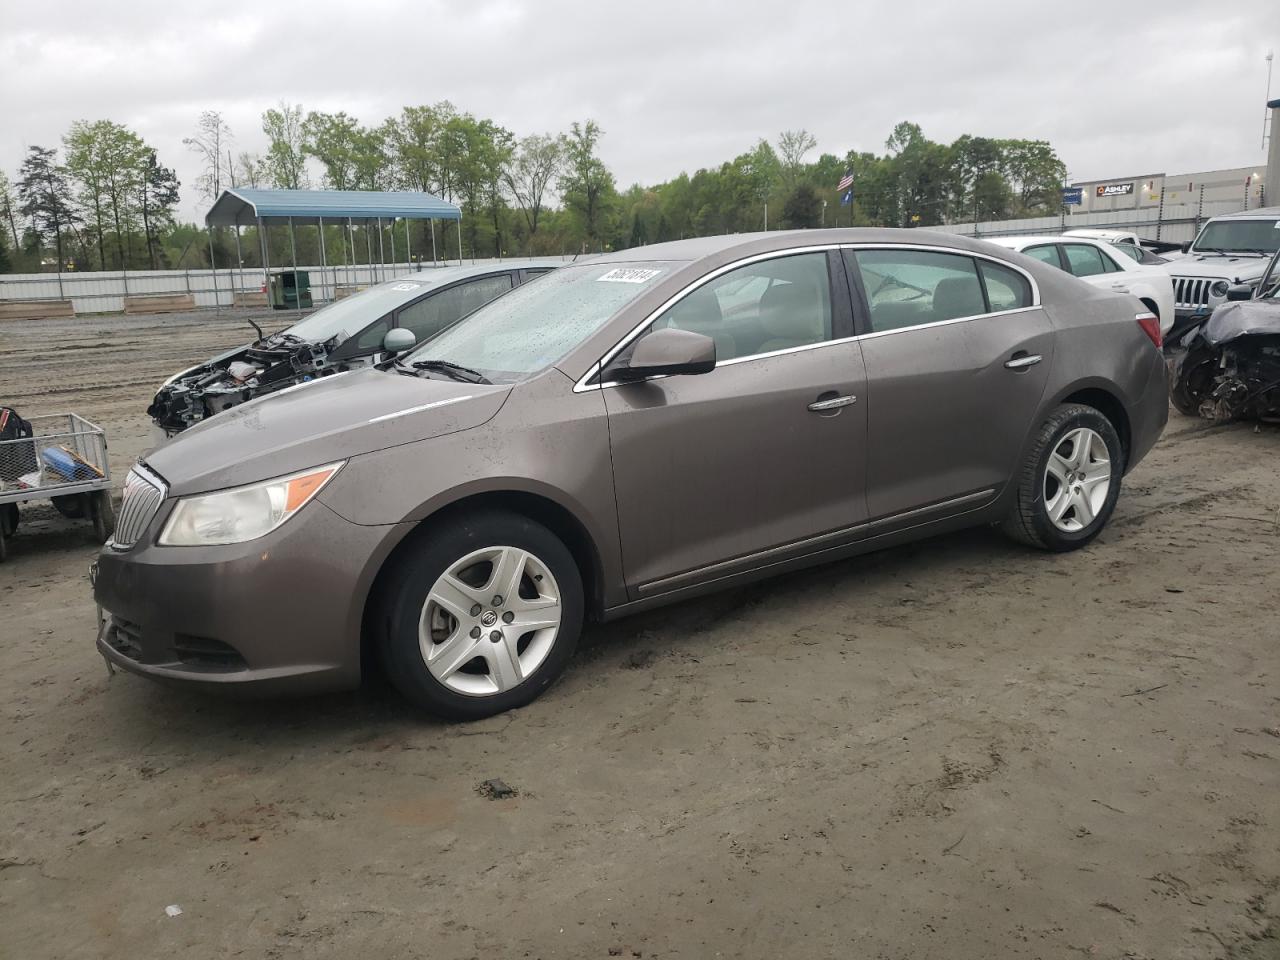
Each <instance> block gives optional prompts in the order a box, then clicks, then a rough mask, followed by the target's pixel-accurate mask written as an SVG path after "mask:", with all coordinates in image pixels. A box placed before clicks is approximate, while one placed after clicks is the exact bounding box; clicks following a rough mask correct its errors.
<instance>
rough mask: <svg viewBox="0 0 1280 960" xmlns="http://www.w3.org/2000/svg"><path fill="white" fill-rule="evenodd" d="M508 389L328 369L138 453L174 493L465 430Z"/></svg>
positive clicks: (246, 480) (495, 409)
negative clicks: (327, 373)
mask: <svg viewBox="0 0 1280 960" xmlns="http://www.w3.org/2000/svg"><path fill="white" fill-rule="evenodd" d="M509 392H510V387H508V386H504V385H498V386H494V385H491V384H479V383H460V382H457V381H454V380H435V379H426V378H420V377H410V376H405V375H402V374H398V373H395V372H393V371H391V372H384V371H380V370H372V369H366V370H358V371H353V372H351V373H341V374H334V375H333V376H329V377H321V378H320V379H317V380H312V381H310V382H308V383H302V384H299V385H297V386H294V387H289V388H286V389H284V390H281V391H279V392H278V393H272V394H268V395H266V396H263V397H257V398H255V399H253V400H250V401H249V402H248V403H243V404H241V405H240V406H238V407H233V408H232V409H230V410H227V411H226V412H224V413H220V414H218V415H217V416H216V417H212V418H210V419H208V420H206V421H204V422H202V423H200V424H197V425H196V426H194V427H192V428H191V429H190V430H186V431H184V432H183V433H181V434H179V435H178V436H177V437H175V438H174V439H173V440H170V441H169V442H168V443H166V444H165V445H164V446H162V447H158V448H157V449H155V450H153V451H151V452H150V453H149V454H147V455H146V456H145V457H143V460H144V462H145V463H146V464H147V466H149V467H150V468H151V469H152V470H154V471H155V472H156V473H158V474H159V475H160V476H162V477H163V478H164V479H165V480H166V481H168V483H169V488H170V491H171V492H172V493H173V494H174V495H177V496H183V495H186V494H191V493H203V492H205V491H208V490H218V489H221V488H224V487H233V486H238V485H240V484H244V483H254V482H256V481H258V480H267V479H270V478H271V477H278V476H283V475H284V474H288V473H294V472H296V471H299V470H305V469H306V468H308V467H314V466H318V465H320V464H324V463H332V462H333V461H335V460H345V459H347V458H348V457H354V456H359V455H360V454H362V453H372V452H373V451H375V450H383V449H385V448H387V447H394V446H398V445H399V444H402V443H408V442H410V441H414V440H428V439H430V438H432V437H438V436H443V435H444V434H446V433H456V432H457V431H459V430H468V429H470V428H472V427H477V426H479V425H480V424H482V423H484V422H485V421H487V420H489V419H490V418H492V417H493V416H494V414H496V413H497V412H498V410H500V409H501V407H502V404H503V402H504V401H505V400H506V398H507V394H508V393H509Z"/></svg>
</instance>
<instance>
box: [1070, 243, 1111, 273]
mask: <svg viewBox="0 0 1280 960" xmlns="http://www.w3.org/2000/svg"><path fill="white" fill-rule="evenodd" d="M1062 250H1063V252H1064V253H1065V254H1066V255H1067V266H1068V268H1069V269H1070V271H1071V272H1072V273H1073V274H1075V275H1076V276H1077V277H1096V276H1097V275H1098V274H1100V273H1107V272H1109V271H1108V270H1107V262H1106V260H1104V259H1103V256H1102V251H1101V250H1099V249H1098V248H1097V247H1091V246H1088V245H1086V244H1083V243H1064V244H1063V245H1062ZM1116 269H1118V268H1117V267H1115V266H1114V265H1113V266H1112V268H1111V271H1110V272H1114V271H1115V270H1116Z"/></svg>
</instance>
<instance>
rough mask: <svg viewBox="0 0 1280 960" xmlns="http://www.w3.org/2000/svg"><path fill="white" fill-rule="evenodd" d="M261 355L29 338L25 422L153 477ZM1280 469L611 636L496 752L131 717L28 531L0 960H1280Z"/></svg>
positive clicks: (1128, 493)
mask: <svg viewBox="0 0 1280 960" xmlns="http://www.w3.org/2000/svg"><path fill="white" fill-rule="evenodd" d="M272 322H279V321H276V320H273V321H272ZM247 329H248V328H247V325H246V324H244V322H243V320H242V319H241V318H239V317H231V316H227V315H223V316H221V317H215V316H212V315H210V314H191V315H182V316H169V317H131V318H123V317H116V318H103V319H80V320H77V321H74V322H72V321H48V322H45V323H42V324H14V323H7V324H0V402H8V403H12V404H14V405H15V406H17V407H18V408H19V409H21V410H23V411H24V412H30V413H37V412H51V411H54V410H61V409H71V410H75V411H77V412H80V413H82V414H84V415H86V416H88V417H90V418H92V419H95V420H97V421H99V422H100V423H101V424H102V425H103V426H104V427H106V428H107V429H108V430H109V431H110V437H111V441H112V453H113V462H114V465H115V467H116V468H117V470H119V471H120V473H121V475H122V474H123V468H125V467H126V466H127V464H128V462H129V461H130V460H131V459H132V458H133V457H134V456H136V455H137V454H138V453H139V452H140V451H141V450H142V449H143V448H144V446H145V443H146V437H147V435H148V424H147V420H146V418H145V416H144V415H143V413H142V410H143V407H144V406H145V404H146V402H147V399H148V398H149V393H150V391H151V390H152V389H153V388H154V387H155V385H156V384H157V383H158V382H159V381H160V380H162V379H163V378H164V377H165V376H167V375H168V374H170V373H172V372H173V371H174V370H175V369H177V368H179V367H181V366H182V365H184V364H185V363H187V362H188V361H195V360H198V359H201V358H203V357H205V356H207V355H209V354H210V353H212V352H213V351H214V350H215V349H217V348H219V347H223V346H229V345H232V344H235V343H238V342H242V341H243V340H245V339H246V337H245V333H246V331H247ZM1278 464H1280V431H1277V430H1276V429H1274V428H1262V429H1260V430H1259V429H1255V428H1254V427H1252V426H1247V425H1232V426H1226V427H1209V426H1206V425H1204V424H1202V423H1199V422H1197V421H1192V420H1188V419H1186V418H1183V417H1179V416H1177V415H1176V414H1175V415H1173V419H1172V420H1171V422H1170V427H1169V430H1168V432H1167V434H1166V436H1165V438H1164V439H1163V440H1162V441H1161V443H1160V444H1159V446H1158V447H1157V448H1156V450H1155V451H1154V452H1153V453H1152V454H1151V456H1150V457H1148V459H1147V460H1146V461H1145V462H1144V463H1143V464H1141V465H1140V466H1139V467H1138V468H1137V469H1136V470H1135V471H1134V472H1133V474H1132V475H1131V476H1130V477H1129V478H1128V480H1127V481H1126V488H1125V493H1124V495H1123V496H1122V498H1121V500H1120V506H1119V510H1118V512H1117V515H1116V517H1115V520H1114V522H1113V523H1112V525H1111V526H1110V527H1109V529H1108V530H1107V531H1106V532H1105V533H1104V534H1103V536H1102V537H1101V538H1100V539H1099V540H1098V542H1097V543H1096V544H1094V545H1093V546H1092V547H1091V548H1089V549H1087V550H1085V551H1082V552H1079V553H1075V554H1071V555H1067V556H1047V555H1039V554H1034V553H1030V552H1028V551H1026V550H1023V549H1021V548H1019V547H1017V546H1014V545H1012V544H1010V543H1008V542H1006V541H1005V540H1003V539H1001V538H1000V537H999V536H998V535H996V534H995V533H992V532H989V531H985V530H981V531H972V532H969V533H964V534H960V535H956V536H950V537H946V538H943V539H939V540H934V541H930V542H927V543H922V544H918V545H915V546H911V547H905V548H900V549H894V550H890V551H887V552H884V553H879V554H876V555H874V556H869V557H864V558H860V559H857V560H852V561H849V562H845V563H839V564H835V565H832V566H827V567H823V568H820V569H818V570H815V571H811V572H807V573H802V574H797V575H793V576H789V577H786V578H784V579H780V580H776V581H773V582H771V583H769V584H767V585H765V586H762V587H754V588H750V589H744V590H739V591H735V592H732V593H726V594H723V595H721V596H717V597H714V598H710V599H706V600H701V601H696V602H690V603H686V604H683V605H681V606H678V607H675V608H672V609H669V610H665V611H662V612H660V613H655V614H651V615H646V616H643V617H640V618H636V619H632V620H629V621H624V622H620V623H617V624H613V625H610V626H608V627H604V628H596V629H595V630H593V631H592V632H591V634H590V636H589V637H588V638H587V641H586V648H585V649H584V650H583V651H582V652H581V653H580V654H579V656H578V658H577V660H576V661H575V663H574V664H573V666H572V667H571V669H570V671H569V672H568V674H567V676H566V677H565V678H564V679H563V681H562V682H560V683H559V684H558V685H557V686H556V687H555V688H553V689H552V690H551V691H550V692H549V693H548V694H547V695H546V696H544V697H543V698H542V699H541V700H540V701H538V702H537V703H535V704H533V705H532V706H530V707H528V708H526V709H524V710H521V711H519V712H517V713H515V714H512V715H508V716H504V717H501V718H497V719H494V720H490V721H486V722H483V723H480V724H473V725H469V726H448V725H442V724H438V723H435V722H433V721H430V720H425V719H423V718H422V717H420V716H416V715H415V714H413V713H412V712H411V711H410V710H408V709H407V708H406V707H404V706H403V705H402V704H401V703H400V702H399V701H398V700H397V699H396V697H395V696H394V695H393V694H392V693H391V692H390V691H388V690H387V689H385V688H384V687H381V686H375V687H374V688H372V689H369V690H366V691H363V692H361V693H359V694H352V695H344V696H333V697H329V698H324V699H312V700H302V701H290V702H276V703H243V702H228V701H220V700H210V699H205V698H203V697H197V696H194V695H191V694H189V693H185V692H182V691H175V690H170V689H165V688H161V687H158V686H155V685H152V684H151V683H148V682H146V681H144V680H141V679H137V678H135V677H132V676H128V675H117V676H115V677H114V678H112V679H108V677H107V674H106V671H105V669H104V667H103V664H102V661H101V660H100V659H99V658H98V656H97V655H96V654H95V653H94V650H93V631H94V610H93V605H92V603H91V601H90V594H89V589H88V583H87V580H86V570H87V567H88V565H89V562H90V560H91V559H92V557H93V555H94V552H95V548H94V546H93V545H92V544H91V543H90V541H89V534H88V531H87V527H85V526H83V525H77V524H74V523H71V522H69V521H65V520H62V519H61V518H58V517H56V516H54V515H51V513H50V512H49V511H48V509H47V508H45V509H44V510H31V511H28V513H27V514H26V516H25V526H24V530H23V532H22V533H21V534H20V535H19V536H18V537H17V538H16V539H15V540H14V541H13V542H12V544H11V551H12V555H11V559H10V561H9V562H8V563H7V564H6V565H4V566H3V567H0V603H2V604H3V608H2V609H0V624H2V626H0V636H2V637H3V642H0V689H2V690H3V695H2V701H3V710H4V713H3V720H2V721H0V751H2V753H0V756H2V757H3V776H0V809H2V810H3V819H2V820H0V957H4V958H15V960H16V958H22V960H27V958H55V957H113V958H114V957H122V958H124V957H128V958H150V957H174V956H182V957H184V958H186V957H191V958H203V957H210V958H213V957H218V958H222V957H229V956H242V957H252V958H260V957H270V958H292V957H306V958H313V957H342V958H346V957H379V958H382V957H420V958H431V960H448V958H455V957H456V958H466V957H481V958H495V957H543V958H552V957H573V958H577V957H608V956H615V955H618V956H624V957H628V956H644V957H694V958H702V957H717V956H722V957H761V958H781V957H805V958H809V957H832V958H864V957H865V958H876V957H881V958H912V960H918V958H927V957H936V958H946V960H962V958H973V960H979V958H981V960H989V958H997V957H998V958H1014V957H1078V956H1083V957H1102V958H1121V957H1138V958H1162V960H1164V958H1207V957H1221V958H1253V960H1259V958H1276V957H1280V939H1277V937H1280V563H1278V562H1277V561H1278V553H1277V545H1280V470H1278V469H1277V465H1278ZM293 602H305V597H298V598H296V599H295V600H294V601H293ZM494 777H497V778H501V779H502V780H504V781H505V782H506V783H507V784H509V785H511V786H512V787H514V788H515V789H516V790H517V791H518V794H517V795H516V796H515V797H512V798H509V799H501V800H494V799H489V798H486V797H485V796H482V795H481V794H480V793H479V792H478V791H477V786H478V785H479V784H480V783H481V782H482V781H484V780H487V779H489V778H494ZM169 905H176V906H178V907H180V908H181V910H182V913H181V915H180V916H176V917H172V918H171V917H168V916H166V913H165V908H166V907H167V906H169Z"/></svg>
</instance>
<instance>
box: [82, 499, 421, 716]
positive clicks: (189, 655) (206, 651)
mask: <svg viewBox="0 0 1280 960" xmlns="http://www.w3.org/2000/svg"><path fill="white" fill-rule="evenodd" d="M166 507H167V508H170V509H171V504H166ZM165 513H167V509H165V508H162V510H161V517H160V518H159V519H160V520H163V515H164V514H165ZM159 526H160V523H158V522H156V523H153V524H152V531H153V532H154V530H156V529H158V528H159ZM392 532H393V531H392V529H391V528H388V527H362V526H359V525H358V524H354V523H350V522H349V521H347V520H344V519H343V518H341V517H339V516H338V515H337V514H336V513H334V512H333V511H332V510H330V509H329V508H328V507H326V506H324V504H322V503H320V502H319V501H312V502H311V503H310V504H308V505H307V506H306V507H304V508H303V509H302V510H301V511H299V512H298V514H297V515H296V516H295V517H293V518H292V519H291V520H289V521H288V522H287V523H285V524H284V525H283V526H281V527H280V528H279V529H277V530H275V531H273V532H272V533H270V534H267V535H266V536H264V537H261V538H259V539H257V540H253V541H250V542H248V543H242V544H232V545H227V546H217V547H157V546H155V545H154V544H153V542H152V540H151V539H150V538H148V539H146V540H144V541H142V542H140V543H138V544H137V545H136V546H135V547H133V548H131V549H129V550H125V551H116V550H113V549H112V548H110V547H105V548H104V549H103V550H102V552H101V554H99V556H98V560H97V563H96V564H95V569H94V573H93V581H94V591H93V592H94V600H95V601H96V602H97V604H98V606H99V608H100V610H101V616H100V618H99V620H100V623H99V629H98V636H97V647H98V651H99V652H100V653H101V654H102V655H103V656H104V657H105V658H106V659H107V660H108V661H110V662H111V663H113V664H116V665H117V666H120V667H122V668H124V669H126V670H129V671H131V672H133V673H137V674H140V675H142V676H146V677H151V678H152V679H156V680H164V681H181V682H183V683H186V684H195V685H198V686H201V687H204V688H206V689H216V690H235V691H245V692H253V693H262V694H275V693H285V692H289V693H298V692H301V693H306V692H318V691H322V690H335V689H347V688H351V687H355V686H357V685H358V684H359V682H360V627H361V620H362V617H363V611H364V603H365V599H366V597H367V596H368V592H369V587H370V585H371V583H372V581H373V578H374V575H375V573H376V570H377V566H378V564H379V563H380V562H381V560H382V558H383V557H384V556H385V553H386V551H387V550H388V549H389V546H387V544H388V543H389V541H391V540H394V539H397V538H395V537H393V536H390V534H391V533H392ZM384 548H385V549H384Z"/></svg>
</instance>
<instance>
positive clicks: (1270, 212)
mask: <svg viewBox="0 0 1280 960" xmlns="http://www.w3.org/2000/svg"><path fill="white" fill-rule="evenodd" d="M1253 217H1256V218H1257V219H1259V220H1270V219H1271V218H1272V217H1280V207H1256V208H1255V209H1253V210H1240V211H1237V212H1236V213H1220V214H1218V215H1217V216H1216V217H1213V219H1214V220H1248V219H1250V218H1253Z"/></svg>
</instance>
